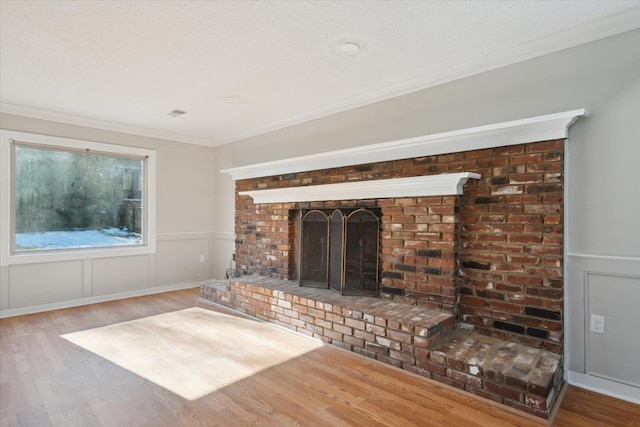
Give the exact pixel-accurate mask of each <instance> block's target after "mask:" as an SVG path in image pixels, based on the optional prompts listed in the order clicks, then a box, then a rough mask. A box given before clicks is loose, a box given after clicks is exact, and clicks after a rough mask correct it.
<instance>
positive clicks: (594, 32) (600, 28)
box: [214, 7, 640, 146]
mask: <svg viewBox="0 0 640 427" xmlns="http://www.w3.org/2000/svg"><path fill="white" fill-rule="evenodd" d="M638 28H640V7H638V8H635V9H632V10H630V11H626V12H622V13H618V14H615V15H612V16H609V17H607V18H604V19H599V20H597V21H594V22H591V23H588V24H585V25H580V26H578V27H573V28H567V29H565V30H562V31H559V32H557V33H555V34H553V35H550V36H546V37H542V38H539V39H535V40H532V41H529V42H526V43H523V44H520V45H518V46H515V47H512V48H509V49H505V50H503V51H500V52H496V53H492V54H489V55H484V56H482V57H480V58H473V59H468V60H465V61H463V62H461V63H458V64H456V65H455V66H452V67H448V68H445V69H440V70H437V71H434V72H432V73H430V74H425V75H422V76H420V77H418V78H415V79H410V80H406V81H404V82H400V83H397V84H394V85H391V86H387V87H385V88H382V89H379V90H375V91H371V92H367V93H364V94H362V95H360V96H356V97H352V98H349V99H347V100H345V101H342V102H338V103H334V104H330V105H327V106H323V107H320V108H318V109H315V110H312V111H308V112H305V113H302V114H297V115H295V116H291V117H288V118H286V119H283V120H279V121H275V122H272V123H268V124H266V125H263V126H257V127H254V128H251V129H249V130H247V131H245V132H241V133H237V134H234V135H229V136H227V137H223V138H220V139H216V140H215V141H214V145H215V146H220V145H224V144H228V143H231V142H235V141H240V140H243V139H247V138H251V137H254V136H257V135H262V134H264V133H268V132H273V131H275V130H278V129H282V128H285V127H288V126H293V125H297V124H300V123H304V122H308V121H311V120H315V119H319V118H322V117H326V116H330V115H332V114H337V113H341V112H343V111H347V110H351V109H354V108H358V107H362V106H365V105H368V104H373V103H375V102H379V101H384V100H385V99H390V98H394V97H396V96H401V95H406V94H408V93H412V92H416V91H419V90H423V89H428V88H430V87H434V86H437V85H440V84H444V83H448V82H451V81H454V80H458V79H462V78H465V77H470V76H473V75H476V74H480V73H483V72H486V71H491V70H494V69H497V68H501V67H505V66H508V65H512V64H516V63H518V62H523V61H527V60H529V59H533V58H536V57H539V56H543V55H547V54H550V53H554V52H558V51H561V50H564V49H569V48H572V47H575V46H579V45H581V44H586V43H590V42H593V41H596V40H600V39H604V38H606V37H611V36H614V35H616V34H622V33H626V32H628V31H632V30H636V29H638Z"/></svg>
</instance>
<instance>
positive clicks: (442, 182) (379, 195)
mask: <svg viewBox="0 0 640 427" xmlns="http://www.w3.org/2000/svg"><path fill="white" fill-rule="evenodd" d="M469 178H474V179H479V178H480V174H477V173H471V172H460V173H447V174H441V175H426V176H416V177H409V178H392V179H377V180H370V181H356V182H344V183H338V184H323V185H308V186H302V187H287V188H274V189H271V190H255V191H241V192H239V193H238V194H240V195H242V196H251V197H252V198H253V202H254V203H289V202H318V201H323V200H361V199H386V198H393V197H419V196H446V195H454V194H462V187H463V186H464V184H465V183H466V182H467V180H468V179H469Z"/></svg>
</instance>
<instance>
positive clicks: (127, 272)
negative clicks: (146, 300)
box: [92, 255, 149, 295]
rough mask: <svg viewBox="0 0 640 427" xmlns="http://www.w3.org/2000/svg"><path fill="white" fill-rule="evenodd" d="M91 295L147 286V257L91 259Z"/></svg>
mask: <svg viewBox="0 0 640 427" xmlns="http://www.w3.org/2000/svg"><path fill="white" fill-rule="evenodd" d="M92 265H93V280H92V281H93V293H92V294H93V295H106V294H115V293H118V292H126V291H132V290H136V289H143V288H147V287H149V257H148V256H146V255H143V256H132V257H126V258H102V259H96V260H94V261H93V264H92Z"/></svg>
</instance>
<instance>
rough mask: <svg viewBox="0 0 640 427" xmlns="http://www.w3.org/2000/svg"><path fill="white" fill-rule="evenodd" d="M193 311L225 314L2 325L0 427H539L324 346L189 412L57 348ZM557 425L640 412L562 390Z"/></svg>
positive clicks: (100, 315)
mask: <svg viewBox="0 0 640 427" xmlns="http://www.w3.org/2000/svg"><path fill="white" fill-rule="evenodd" d="M195 306H198V307H202V308H207V309H210V310H217V311H222V312H227V311H225V310H224V309H220V308H218V307H216V306H212V305H209V304H206V303H202V302H200V301H199V298H198V289H188V290H183V291H176V292H169V293H164V294H158V295H153V296H145V297H139V298H131V299H126V300H119V301H112V302H107V303H102V304H94V305H89V306H84V307H77V308H71V309H65V310H57V311H52V312H46V313H40V314H34V315H29V316H18V317H13V318H8V319H1V320H0V426H2V427H11V426H83V427H85V426H90V427H94V426H127V427H129V426H154V427H156V426H217V425H219V426H236V425H265V426H290V425H301V426H340V425H344V426H347V425H349V426H411V425H417V426H456V427H457V426H465V427H466V426H492V427H493V426H541V425H545V424H546V423H544V422H542V421H537V420H532V419H531V418H530V417H526V416H521V415H520V414H517V413H514V412H510V411H508V410H505V409H503V408H502V407H500V406H496V405H494V404H491V403H488V402H485V401H481V400H478V399H477V398H475V397H471V396H470V395H468V394H464V393H460V392H457V391H455V390H452V389H449V388H446V387H443V386H442V385H440V384H438V383H434V382H431V381H428V380H425V379H423V378H420V377H417V376H414V375H411V374H408V373H406V372H403V371H401V370H398V369H395V368H392V367H389V366H387V365H383V364H380V363H378V362H375V361H372V360H369V359H366V358H363V357H359V356H357V355H354V354H351V353H348V352H345V351H341V350H339V349H336V348H332V347H329V346H325V347H322V348H320V349H319V350H314V351H312V352H310V353H307V354H305V355H303V356H300V357H298V358H295V359H292V360H290V361H287V362H285V363H282V364H280V365H277V366H275V367H272V368H270V369H267V370H265V371H262V372H260V373H258V374H255V375H253V376H251V377H249V378H246V379H243V380H241V381H238V382H236V383H233V384H232V385H229V386H227V387H225V388H223V389H220V390H217V391H215V392H213V393H211V394H209V395H207V396H205V397H202V398H200V399H197V400H194V401H189V400H186V399H183V398H181V397H179V396H177V395H175V394H173V393H171V392H169V391H167V390H165V389H163V388H162V387H160V386H157V385H155V384H153V383H151V382H149V381H147V380H145V379H143V378H141V377H138V376H137V375H135V374H133V373H130V372H128V371H126V370H125V369H123V368H120V367H119V366H117V365H114V364H113V363H111V362H109V361H107V360H105V359H103V358H101V357H99V356H97V355H95V354H92V353H90V352H88V351H86V350H83V349H82V348H80V347H76V346H74V345H73V344H71V343H70V342H68V341H66V340H64V339H62V338H60V335H62V334H66V333H70V332H76V331H81V330H85V329H90V328H95V327H98V326H105V325H109V324H113V323H119V322H124V321H128V320H133V319H138V318H142V317H146V316H151V315H156V314H161V313H166V312H170V311H176V310H181V309H183V308H189V307H195ZM212 327H215V326H214V325H212ZM554 425H555V426H581V427H586V426H638V425H640V406H638V405H633V404H631V403H627V402H624V401H621V400H617V399H613V398H610V397H606V396H602V395H599V394H596V393H592V392H589V391H586V390H582V389H578V388H575V387H569V388H568V390H567V393H566V395H565V398H564V400H563V403H562V406H561V408H560V410H559V412H558V415H557V417H556V420H555V423H554Z"/></svg>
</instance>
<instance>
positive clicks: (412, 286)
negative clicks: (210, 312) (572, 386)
mask: <svg viewBox="0 0 640 427" xmlns="http://www.w3.org/2000/svg"><path fill="white" fill-rule="evenodd" d="M584 114H585V111H584V110H574V111H569V112H565V113H558V114H554V115H549V116H541V117H538V118H532V119H525V120H520V121H514V122H507V123H503V124H497V125H491V126H487V127H479V128H473V129H467V130H462V131H457V132H452V133H445V134H439V135H435V136H426V137H419V138H414V139H409V140H402V141H395V142H391V143H383V144H378V145H373V146H368V147H365V149H353V150H349V149H347V150H340V151H338V152H333V153H327V154H323V155H315V156H308V157H304V158H296V159H290V160H285V161H279V162H273V163H264V164H260V165H257V166H249V167H239V168H235V169H231V170H228V172H229V173H232V174H233V175H234V178H235V179H236V195H235V204H236V206H235V208H236V221H235V234H236V249H235V259H236V270H237V274H238V275H239V276H240V277H238V278H235V279H232V280H230V281H228V282H214V283H210V284H203V287H202V296H203V297H204V298H207V299H210V300H213V301H215V302H218V303H221V304H223V305H226V306H228V307H232V308H234V309H236V310H239V311H242V312H244V313H247V314H250V315H252V316H255V317H257V318H259V319H262V320H265V321H269V322H273V323H277V324H279V325H281V326H284V327H287V328H290V329H292V330H295V331H297V332H299V333H303V334H306V335H310V336H312V337H315V338H318V339H321V340H323V341H325V342H327V343H331V344H333V345H336V346H339V347H342V348H345V349H348V350H351V351H354V352H357V353H359V354H362V355H365V356H368V357H372V358H375V359H377V360H380V361H382V362H385V363H389V364H392V365H394V366H397V367H400V368H403V369H406V370H409V371H411V372H414V373H417V374H419V375H423V376H426V377H428V378H432V379H435V380H437V381H440V382H443V383H446V384H449V385H452V386H454V387H458V388H461V389H464V390H466V391H469V392H471V393H474V394H476V395H479V396H482V397H485V398H488V399H492V400H495V401H497V402H500V403H503V404H505V405H509V406H511V407H514V408H517V409H520V410H524V411H527V412H529V413H532V414H534V415H537V416H541V417H544V418H547V417H549V416H550V414H551V410H552V408H553V405H554V402H555V401H556V399H557V397H558V395H559V393H560V388H561V385H562V383H563V363H562V362H563V339H564V338H563V242H564V238H563V206H564V194H565V184H564V156H563V153H564V144H565V141H566V137H567V129H568V127H569V126H570V125H571V124H572V123H573V122H574V121H575V120H576V119H577V118H578V117H581V116H583V115H584ZM319 166H324V167H319ZM256 170H257V171H256ZM452 183H453V184H452ZM358 210H369V211H371V212H376V213H377V214H376V215H377V218H379V229H378V232H379V237H378V243H379V245H378V247H379V250H378V254H377V257H378V259H377V261H378V276H379V280H378V288H379V293H378V295H376V297H371V296H341V295H339V294H338V293H335V292H332V291H331V290H329V289H314V288H305V287H300V286H298V285H299V284H300V280H299V279H300V277H299V275H300V271H301V270H300V252H301V244H302V243H301V240H302V239H301V223H300V219H301V218H303V216H304V215H305V214H307V213H309V212H314V211H316V212H322V213H323V215H325V216H326V217H327V218H329V217H330V216H331V214H332V212H336V211H339V212H347V213H348V212H354V211H358ZM327 238H329V236H328V237H327ZM320 264H322V263H320ZM303 279H304V278H303ZM302 282H304V280H302ZM302 284H304V283H302ZM328 287H329V285H327V286H326V288H328Z"/></svg>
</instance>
